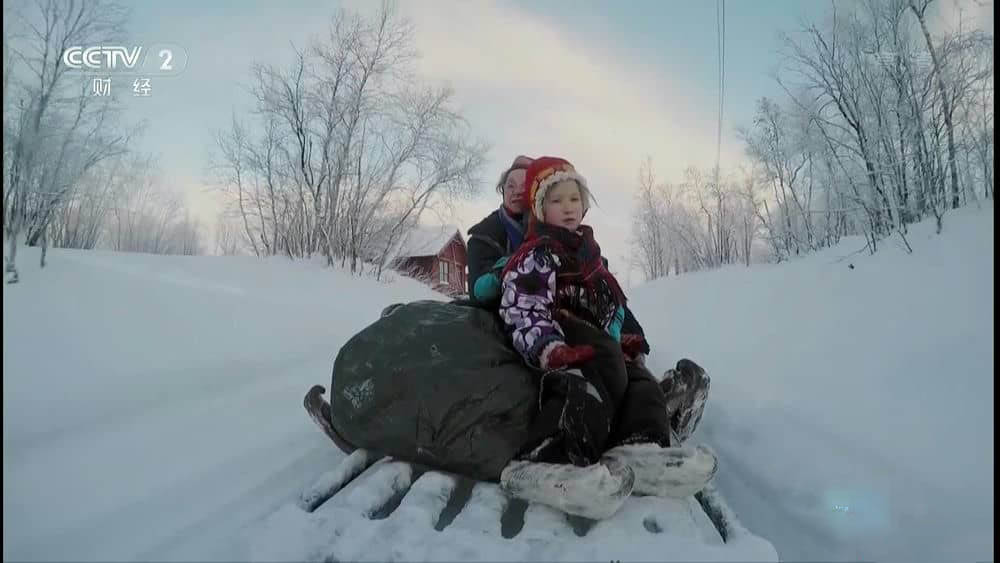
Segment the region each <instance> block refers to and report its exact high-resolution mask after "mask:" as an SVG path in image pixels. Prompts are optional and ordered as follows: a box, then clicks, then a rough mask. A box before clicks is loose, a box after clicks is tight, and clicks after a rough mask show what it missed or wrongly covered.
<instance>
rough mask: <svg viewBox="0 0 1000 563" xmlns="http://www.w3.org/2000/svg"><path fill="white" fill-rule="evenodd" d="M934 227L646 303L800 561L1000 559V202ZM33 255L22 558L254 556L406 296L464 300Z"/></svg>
mask: <svg viewBox="0 0 1000 563" xmlns="http://www.w3.org/2000/svg"><path fill="white" fill-rule="evenodd" d="M932 229H933V225H929V224H922V225H918V226H916V227H914V228H913V229H912V230H911V234H910V241H911V243H912V244H913V246H914V248H915V253H914V254H911V255H908V254H905V253H904V252H903V251H902V250H900V249H898V248H895V247H894V245H893V244H892V243H888V244H887V245H886V246H887V248H885V249H884V250H883V251H882V252H880V253H879V254H878V255H876V256H873V257H872V256H867V255H865V254H863V253H862V254H855V255H852V256H849V257H847V258H844V257H845V256H847V255H849V254H851V253H852V252H854V251H855V250H857V249H858V248H860V246H861V242H860V241H854V240H852V241H845V242H844V243H843V244H842V245H841V246H840V247H838V248H836V249H831V250H828V251H826V252H822V253H819V254H816V255H811V256H808V257H805V258H802V259H799V260H796V261H794V262H792V263H790V264H781V265H770V266H760V267H754V268H750V269H746V268H730V269H725V270H722V271H715V272H705V273H700V274H693V275H687V276H682V277H680V278H670V279H666V280H661V281H658V282H655V283H652V284H649V285H646V286H644V287H641V288H639V289H637V290H635V291H633V292H632V293H633V294H632V300H633V306H634V309H635V310H636V312H637V316H638V317H639V320H640V321H641V322H642V323H643V325H644V326H645V328H646V331H647V333H648V335H649V338H650V340H651V343H652V345H653V348H654V356H653V357H652V358H651V361H652V362H653V364H654V365H655V366H656V367H658V368H659V370H660V371H662V369H665V368H666V367H668V365H669V364H670V363H672V362H673V361H676V359H678V358H680V357H683V356H688V357H691V358H693V359H695V360H696V361H698V362H699V363H702V364H703V365H704V366H705V367H706V368H707V369H708V371H709V373H710V374H711V375H712V377H713V380H712V396H711V397H710V403H709V406H708V409H707V411H706V418H705V421H704V423H703V425H702V428H701V429H700V430H699V432H698V433H697V434H696V439H700V440H704V441H707V442H710V443H711V444H712V445H713V446H714V447H715V449H716V451H717V452H718V453H719V455H720V457H721V460H722V468H721V469H720V473H719V476H718V478H717V481H716V483H717V485H718V487H719V489H720V490H721V491H722V493H723V494H724V496H725V497H726V498H727V499H728V500H729V503H730V505H731V506H732V508H734V509H735V510H736V512H737V514H738V515H739V516H740V518H741V520H742V522H743V524H744V525H746V526H747V527H748V528H749V529H750V530H751V531H752V532H754V533H756V534H758V535H760V536H762V537H764V538H767V539H769V540H771V542H772V543H773V544H774V546H775V547H776V548H777V550H778V553H779V555H780V556H781V558H782V559H788V560H839V559H848V558H850V559H867V560H878V561H904V560H905V561H917V560H922V561H937V560H968V561H973V560H987V559H992V558H993V477H992V475H993V344H992V342H993V209H992V206H991V207H988V208H986V209H983V210H975V209H967V210H961V211H959V212H956V213H952V214H950V215H948V216H947V217H946V222H945V232H944V233H943V234H942V235H941V236H936V235H933V234H932ZM598 234H599V233H598ZM18 257H19V259H20V260H19V262H20V264H21V268H22V271H21V283H20V284H18V285H15V286H4V288H3V299H4V303H3V305H4V311H3V316H4V320H3V323H4V324H3V331H4V337H3V347H4V348H3V369H4V383H3V385H4V389H3V390H4V399H3V400H4V415H3V416H4V419H3V422H4V424H3V427H4V530H3V534H4V536H3V543H4V548H3V549H4V559H5V560H12V559H13V560H37V559H48V560H52V559H62V560H67V559H72V560H93V559H101V560H123V559H126V560H136V559H157V560H162V559H198V560H206V559H218V560H241V559H245V558H246V557H247V556H248V554H247V553H246V551H244V550H245V549H246V545H247V537H246V534H247V530H248V529H253V525H254V524H255V523H257V522H259V521H261V520H262V519H264V518H266V517H268V516H269V515H270V516H272V517H273V516H274V514H280V513H281V512H280V510H279V509H280V507H282V506H284V505H286V504H287V503H288V502H289V500H290V499H293V498H294V497H295V496H296V494H297V493H298V492H299V491H300V490H301V489H302V488H303V487H304V486H306V485H307V484H309V483H310V482H311V481H312V480H313V479H315V477H316V476H317V475H318V474H320V473H322V472H323V471H327V470H329V469H332V468H333V467H334V466H335V465H336V464H337V463H338V462H339V461H340V460H341V459H342V457H343V456H342V455H341V454H339V453H337V452H336V451H335V450H334V449H333V448H332V447H331V446H330V444H329V442H328V441H327V440H326V438H324V437H323V436H322V434H321V433H320V432H319V431H317V430H316V428H315V427H314V426H313V425H312V423H311V422H310V421H309V420H308V417H306V416H305V414H304V412H303V411H302V407H301V400H302V395H303V394H304V392H305V390H306V389H307V388H308V387H309V386H310V385H312V384H314V383H321V384H324V385H327V384H328V380H329V375H330V373H329V370H330V368H331V366H332V362H333V358H334V356H335V355H336V353H337V350H338V349H339V347H340V345H341V344H342V343H343V342H345V341H346V340H347V339H348V338H349V337H350V336H351V335H353V334H354V333H355V332H356V331H357V330H359V329H360V328H362V327H363V326H365V325H366V324H368V323H369V322H371V321H372V320H374V319H375V318H376V317H377V316H378V313H379V312H380V311H381V309H382V308H383V307H384V306H386V305H388V304H390V303H393V302H399V301H408V300H413V299H423V298H432V299H442V297H441V296H439V295H437V294H434V293H432V292H430V291H429V290H428V289H426V288H424V287H422V286H420V285H418V284H416V283H414V282H411V281H408V280H403V281H399V282H396V283H393V284H377V283H375V282H373V281H371V280H370V279H359V278H352V277H350V276H349V275H346V274H344V273H342V272H339V271H336V270H330V269H326V268H323V267H322V266H321V265H319V264H318V263H302V262H298V263H289V262H288V261H287V260H284V259H280V258H278V259H273V260H267V261H259V260H256V259H251V258H219V257H198V258H188V257H160V256H146V255H128V254H115V253H107V252H77V251H61V250H53V251H50V260H49V265H48V266H47V267H46V269H45V270H43V271H39V270H38V267H37V258H38V256H37V253H36V251H35V250H34V249H21V250H20V251H19V254H18ZM842 258H843V259H842ZM848 264H853V265H854V268H853V269H851V268H849V267H848ZM275 511H279V512H275ZM289 541H294V540H293V538H289ZM434 553H435V554H436V556H437V557H445V556H446V554H447V553H448V552H447V551H446V550H441V549H440V548H437V549H436V550H435V551H434ZM679 553H680V554H683V553H684V552H683V551H682V552H679ZM650 555H652V556H654V558H658V559H664V558H670V557H671V554H664V553H658V554H650ZM675 555H677V554H675ZM456 557H461V556H460V555H456ZM497 557H499V558H502V557H503V554H497Z"/></svg>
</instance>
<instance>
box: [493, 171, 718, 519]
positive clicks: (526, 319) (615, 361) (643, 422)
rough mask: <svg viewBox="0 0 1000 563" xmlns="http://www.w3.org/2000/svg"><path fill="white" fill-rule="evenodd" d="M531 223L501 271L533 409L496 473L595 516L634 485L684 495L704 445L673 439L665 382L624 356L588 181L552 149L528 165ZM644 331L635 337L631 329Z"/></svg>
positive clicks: (705, 465) (710, 460)
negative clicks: (511, 454) (532, 389)
mask: <svg viewBox="0 0 1000 563" xmlns="http://www.w3.org/2000/svg"><path fill="white" fill-rule="evenodd" d="M524 193H525V213H526V214H530V218H529V226H528V231H527V233H526V235H525V240H524V243H523V244H522V246H521V247H520V248H519V249H518V251H517V252H516V253H515V254H514V256H512V257H511V259H510V260H509V261H508V263H507V265H506V266H505V268H504V270H503V274H502V278H503V294H502V297H501V303H500V315H501V317H502V318H503V320H504V322H505V323H506V324H507V327H508V330H509V331H510V332H511V336H512V339H513V344H514V347H515V348H516V349H517V351H518V352H520V353H521V355H522V356H524V358H525V360H526V362H527V363H528V364H529V365H530V366H532V367H535V368H537V369H539V370H541V371H542V376H541V382H540V397H539V412H538V414H537V416H536V420H535V421H534V422H533V424H532V430H531V431H530V436H528V438H527V440H526V443H525V447H524V448H523V450H522V454H521V455H519V456H518V458H517V459H516V460H515V461H512V462H511V463H510V464H508V465H507V467H506V468H505V469H504V471H503V473H502V474H501V480H500V482H501V486H502V487H503V488H504V489H505V490H506V491H508V492H509V493H510V494H512V495H514V496H518V497H521V498H524V499H526V500H531V501H536V502H541V503H544V504H549V505H552V506H555V507H557V508H560V509H562V510H564V511H566V512H569V513H574V514H578V515H581V516H586V517H590V518H595V519H600V518H605V517H607V516H610V515H612V514H614V512H616V511H617V510H618V508H619V507H620V506H621V505H622V503H624V501H625V498H627V497H628V495H629V494H631V492H632V490H633V489H634V490H635V491H636V492H638V493H641V494H649V495H658V496H687V495H689V494H693V493H694V492H697V491H698V490H700V489H701V488H702V487H703V486H704V485H705V484H707V482H708V480H709V479H711V477H712V476H713V475H714V473H715V468H716V460H715V457H714V456H713V455H712V454H711V453H710V452H709V451H708V450H706V449H703V448H697V449H692V448H671V447H670V445H671V444H670V423H669V421H668V419H667V407H666V401H665V399H664V395H663V391H662V390H661V389H660V387H659V385H658V383H657V381H656V380H655V379H654V378H653V377H652V376H651V375H650V374H649V372H648V371H646V370H644V369H643V368H642V367H641V366H639V365H637V364H635V363H633V362H631V361H628V360H629V359H631V358H633V357H635V356H636V355H637V353H638V347H639V346H641V345H642V342H637V340H636V339H634V338H633V339H625V340H624V341H622V339H621V336H620V330H621V323H622V319H623V318H624V307H625V295H624V293H623V291H622V289H621V286H620V285H619V284H618V281H617V280H616V279H615V277H614V276H613V275H612V274H611V273H610V272H609V271H608V270H607V268H606V267H605V266H604V263H603V261H602V259H601V249H600V246H598V244H597V241H596V240H594V233H593V230H592V229H591V228H590V227H589V226H586V225H583V224H582V221H583V218H584V215H585V214H586V213H587V210H588V209H589V207H590V200H591V197H590V192H589V190H588V189H587V184H586V181H585V180H584V179H583V177H582V176H580V175H579V174H578V173H577V172H576V170H575V169H574V168H573V166H572V165H571V164H570V163H569V162H567V161H566V160H563V159H561V158H554V157H542V158H539V159H536V160H535V161H533V162H532V163H531V164H530V165H529V166H528V169H527V171H526V172H525V180H524ZM640 340H641V339H640Z"/></svg>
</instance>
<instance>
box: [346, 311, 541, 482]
mask: <svg viewBox="0 0 1000 563" xmlns="http://www.w3.org/2000/svg"><path fill="white" fill-rule="evenodd" d="M330 396H331V400H330V402H331V415H330V419H331V423H332V426H333V428H334V430H335V431H336V432H337V433H338V434H339V435H340V436H341V437H342V438H343V439H344V440H345V441H346V442H348V443H350V444H351V445H353V446H354V447H357V448H365V449H368V450H372V451H376V452H379V453H382V454H385V455H390V456H392V457H395V458H397V459H401V460H406V461H411V462H415V463H420V464H424V465H427V466H430V467H432V468H436V469H442V470H445V471H451V472H454V473H458V474H461V475H465V476H468V477H471V478H474V479H479V480H486V481H496V480H498V479H499V477H500V472H501V471H502V470H503V468H504V466H505V465H506V464H507V463H508V462H509V461H510V460H511V459H513V457H514V456H515V455H516V454H517V453H518V451H519V450H520V449H521V447H522V445H523V443H524V440H525V438H526V436H527V432H528V426H529V425H530V423H531V421H532V417H533V416H534V415H535V413H536V412H537V409H538V384H537V382H536V376H535V374H534V373H533V372H532V370H531V369H530V368H528V367H527V366H526V365H525V364H524V362H523V361H522V358H521V356H520V355H519V354H518V353H517V352H516V351H515V350H514V348H513V347H512V346H511V345H510V343H509V341H508V338H507V337H506V335H505V333H504V328H503V323H502V321H501V320H500V318H499V316H497V315H496V313H494V312H491V311H488V310H485V309H482V308H479V307H476V306H473V305H472V304H470V303H468V302H459V301H455V302H450V303H448V302H440V301H416V302H412V303H406V304H398V305H393V306H391V307H388V308H386V309H385V311H383V314H382V317H381V318H380V319H378V320H377V321H375V322H374V323H372V324H371V325H369V326H368V327H367V328H365V329H364V330H362V331H361V332H359V333H358V334H357V335H355V336H354V337H353V338H351V339H350V340H348V341H347V343H346V344H344V346H343V348H341V349H340V352H339V353H338V354H337V359H336V361H335V362H334V366H333V381H332V383H331V392H330Z"/></svg>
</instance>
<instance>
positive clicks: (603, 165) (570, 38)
mask: <svg viewBox="0 0 1000 563" xmlns="http://www.w3.org/2000/svg"><path fill="white" fill-rule="evenodd" d="M350 8H351V9H358V10H359V11H361V12H363V13H371V12H372V11H373V8H372V7H371V6H370V5H369V6H367V7H365V6H350ZM399 10H400V11H401V14H402V15H404V16H406V17H407V18H409V19H410V20H411V21H412V22H413V23H414V25H415V28H416V38H415V39H416V46H417V48H418V50H419V52H420V54H421V58H420V60H419V63H418V70H419V73H420V74H421V76H422V77H423V78H425V79H427V80H429V81H431V82H434V83H447V84H450V85H451V86H453V87H454V88H455V91H456V97H455V99H456V101H457V103H458V104H459V106H460V107H461V108H462V110H463V112H464V113H465V115H466V116H467V117H469V119H470V121H471V122H472V123H473V125H474V126H475V127H476V128H477V129H478V132H479V134H481V135H482V136H484V137H485V138H487V139H488V140H489V141H490V142H491V143H492V145H493V151H492V153H491V155H490V160H489V164H488V170H487V174H486V179H487V180H488V181H493V180H494V178H495V176H497V175H498V174H499V172H500V171H501V170H502V169H503V167H504V166H506V165H507V164H508V163H509V161H510V160H511V159H512V158H513V156H514V155H516V154H521V153H524V154H530V155H535V156H538V155H542V154H549V155H556V156H563V157H565V158H567V159H569V160H570V161H572V162H573V163H574V164H575V165H576V166H577V167H578V168H579V170H580V171H581V173H583V174H584V175H585V176H587V178H588V180H589V182H590V184H591V186H592V187H593V189H594V191H595V195H596V197H597V200H598V203H599V207H598V208H597V209H595V211H594V213H593V214H592V215H590V216H588V222H590V223H591V224H593V225H594V227H595V230H596V231H597V235H598V240H600V241H601V243H602V245H603V246H604V249H605V251H606V254H607V255H608V256H609V258H610V259H612V260H613V261H617V262H619V263H621V257H623V256H625V255H626V254H627V237H628V235H629V230H630V225H631V218H630V216H631V207H632V195H631V194H632V193H633V192H634V191H635V189H636V184H637V176H638V169H639V166H640V164H641V162H642V161H643V160H644V159H645V157H646V156H647V155H649V156H652V157H653V160H654V166H655V167H656V170H657V171H658V173H659V175H660V176H661V177H663V178H670V179H672V180H680V178H681V174H682V171H683V169H684V168H685V167H687V166H689V165H697V166H700V167H705V168H707V167H710V166H713V165H714V163H715V148H716V127H717V119H718V117H717V115H716V104H717V98H715V96H714V95H709V96H708V97H706V93H705V92H702V91H700V90H699V87H698V86H697V85H695V84H694V83H693V82H691V81H685V79H684V77H683V74H682V73H681V72H680V68H681V67H680V66H678V67H677V68H676V69H671V68H669V67H652V66H650V65H646V64H644V63H643V61H639V60H634V59H630V58H625V57H623V56H622V54H621V53H620V52H619V50H618V49H616V48H615V46H614V44H613V41H614V38H613V37H583V36H581V35H573V34H572V33H569V32H568V30H564V29H560V28H557V27H555V26H554V25H553V24H550V23H547V22H545V21H543V19H542V18H541V17H538V16H535V15H533V14H530V13H528V12H525V11H523V10H522V9H520V8H518V7H515V6H511V5H502V6H501V5H497V4H489V3H481V2H475V3H474V2H460V3H459V2H456V3H451V2H447V3H446V2H420V3H401V4H399ZM678 64H679V63H678ZM675 71H676V72H675ZM711 94H714V92H713V93H711ZM740 157H741V155H740V154H739V149H738V147H737V146H736V143H735V142H733V140H732V139H727V140H726V142H725V143H724V146H723V154H722V158H723V159H724V160H727V161H732V160H733V159H736V158H740ZM497 203H498V198H497V197H496V195H495V194H494V193H493V192H492V191H491V190H490V189H489V187H487V189H486V193H484V195H483V201H477V202H475V203H472V204H468V205H464V206H461V207H460V208H461V209H462V210H463V211H462V212H461V213H462V215H463V216H462V217H459V218H458V219H459V220H460V222H461V223H462V224H463V225H465V226H466V227H468V226H471V225H472V224H474V223H475V222H476V221H478V219H479V218H481V217H482V215H483V214H485V213H486V212H488V211H489V210H490V209H491V208H493V207H495V206H496V205H497ZM622 265H623V266H624V264H622Z"/></svg>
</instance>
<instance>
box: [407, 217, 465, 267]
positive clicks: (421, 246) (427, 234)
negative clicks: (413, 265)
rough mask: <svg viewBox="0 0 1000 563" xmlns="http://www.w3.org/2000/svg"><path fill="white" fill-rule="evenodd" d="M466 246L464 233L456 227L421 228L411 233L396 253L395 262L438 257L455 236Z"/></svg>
mask: <svg viewBox="0 0 1000 563" xmlns="http://www.w3.org/2000/svg"><path fill="white" fill-rule="evenodd" d="M456 235H457V236H458V239H459V240H460V241H461V242H462V244H463V245H464V244H465V239H464V238H462V232H461V231H460V230H459V228H458V227H456V226H454V225H432V226H419V227H416V228H415V229H413V230H412V231H410V234H409V235H407V236H406V237H405V238H404V239H403V240H402V241H400V243H399V245H398V246H397V247H396V248H397V250H396V252H395V253H394V256H393V260H399V259H401V258H416V257H420V256H437V255H438V253H440V252H441V250H442V249H444V247H445V246H447V245H448V243H450V242H451V240H452V239H453V238H455V236H456Z"/></svg>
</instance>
